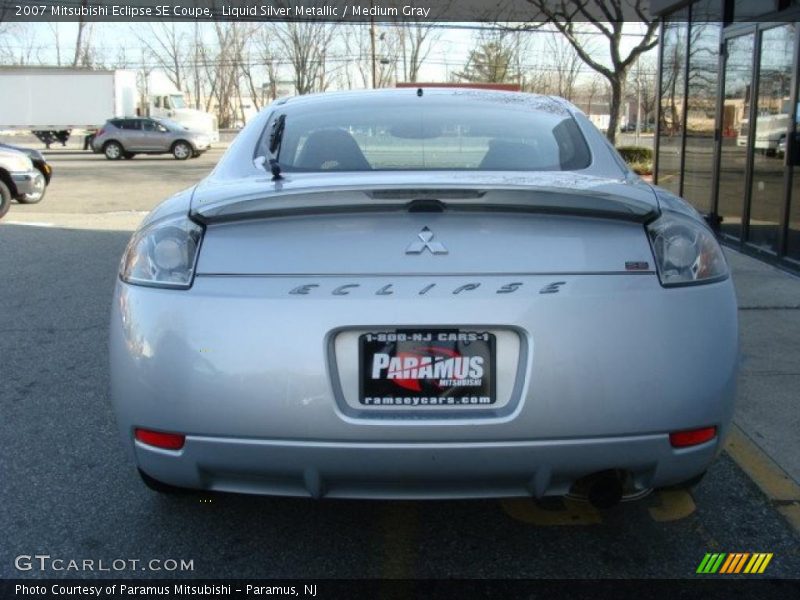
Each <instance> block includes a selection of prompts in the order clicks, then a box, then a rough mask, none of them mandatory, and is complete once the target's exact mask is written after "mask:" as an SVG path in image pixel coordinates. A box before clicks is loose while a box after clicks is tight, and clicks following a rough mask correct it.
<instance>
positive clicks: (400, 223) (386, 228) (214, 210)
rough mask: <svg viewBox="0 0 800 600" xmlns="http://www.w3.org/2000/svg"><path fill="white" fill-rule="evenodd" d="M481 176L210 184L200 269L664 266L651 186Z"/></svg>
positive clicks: (199, 209)
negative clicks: (657, 247) (657, 259)
mask: <svg viewBox="0 0 800 600" xmlns="http://www.w3.org/2000/svg"><path fill="white" fill-rule="evenodd" d="M448 175H451V174H448ZM481 175H482V176H481V177H480V180H478V179H477V178H473V177H471V175H470V174H465V175H464V177H463V178H460V179H461V181H459V182H454V181H451V180H443V179H442V177H441V176H439V178H438V179H437V180H435V181H433V180H430V181H420V177H413V178H412V177H408V175H407V174H405V177H402V176H401V177H398V176H394V177H393V178H392V180H391V181H387V176H386V174H382V176H381V177H380V178H377V177H375V176H374V174H366V175H363V176H362V175H359V176H358V177H355V176H353V175H352V174H349V175H348V177H347V178H343V177H342V176H341V175H337V176H329V175H323V176H321V177H316V176H311V177H308V176H304V177H302V178H298V179H299V181H298V180H295V181H288V182H285V183H281V182H278V185H275V184H274V183H273V182H271V181H269V180H265V179H261V178H260V179H258V180H255V179H253V180H246V181H240V182H236V183H216V184H211V185H209V184H204V185H201V186H200V187H198V190H197V192H196V194H195V198H194V199H193V203H192V213H193V216H194V218H196V219H198V220H200V221H202V222H204V223H206V227H207V228H206V236H205V239H204V241H203V246H202V250H201V252H200V257H199V260H198V264H197V273H198V275H229V274H236V275H369V274H372V275H420V274H426V275H427V274H431V275H434V274H450V275H453V274H487V275H489V274H513V273H518V274H538V273H549V274H555V273H563V274H580V273H614V274H619V273H637V274H638V273H643V272H652V271H653V264H652V254H651V250H650V246H649V242H648V240H647V236H646V234H645V230H644V226H643V223H645V222H647V221H649V220H650V219H652V218H654V217H655V216H656V215H657V214H658V209H657V203H656V201H655V198H654V196H653V194H652V191H651V190H650V188H649V187H646V186H640V185H632V184H625V183H620V182H615V181H610V180H605V179H598V178H594V177H585V176H577V175H576V174H571V173H570V174H556V175H554V176H553V175H552V174H551V176H549V177H541V176H540V175H541V174H533V175H539V177H538V178H537V177H532V176H528V175H526V176H525V177H511V176H508V175H505V176H503V177H502V178H501V177H500V176H499V175H498V176H496V177H494V178H491V177H490V178H487V177H486V176H485V174H481ZM426 177H428V178H430V174H426ZM309 179H311V181H309ZM471 179H472V180H471ZM500 179H503V183H501V182H500V181H499V180H500ZM532 179H535V180H536V181H531V180H532ZM567 179H568V181H567ZM323 180H324V183H323ZM562 180H563V181H562ZM487 181H491V182H492V184H493V185H487ZM354 182H356V183H354ZM534 183H536V185H533V184H534ZM478 184H481V185H478Z"/></svg>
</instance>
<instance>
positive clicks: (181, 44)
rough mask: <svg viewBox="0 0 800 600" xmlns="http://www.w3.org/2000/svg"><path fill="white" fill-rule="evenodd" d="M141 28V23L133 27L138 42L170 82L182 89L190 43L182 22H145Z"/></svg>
mask: <svg viewBox="0 0 800 600" xmlns="http://www.w3.org/2000/svg"><path fill="white" fill-rule="evenodd" d="M141 29H142V26H141V24H137V25H136V27H135V28H134V29H133V31H134V33H135V34H136V37H137V38H138V39H139V42H140V43H141V44H142V46H143V47H144V48H145V49H146V50H147V51H148V53H149V54H150V56H151V57H152V59H153V60H154V61H155V63H156V64H157V65H158V67H159V68H160V69H161V70H163V71H164V73H165V74H166V76H167V78H168V79H169V80H170V81H171V82H172V84H173V85H174V86H175V87H176V88H178V89H179V90H183V86H184V80H185V78H186V74H185V71H186V70H187V69H186V63H187V62H188V59H189V56H190V52H191V43H190V41H189V36H188V34H187V32H186V31H185V30H184V27H183V24H178V23H175V22H174V21H166V22H165V21H159V22H155V23H147V27H146V28H145V29H144V31H141Z"/></svg>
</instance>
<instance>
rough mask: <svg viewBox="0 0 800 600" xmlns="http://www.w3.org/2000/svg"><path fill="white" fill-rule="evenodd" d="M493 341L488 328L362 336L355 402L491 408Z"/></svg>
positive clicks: (370, 405) (408, 406) (379, 406)
mask: <svg viewBox="0 0 800 600" xmlns="http://www.w3.org/2000/svg"><path fill="white" fill-rule="evenodd" d="M495 342H496V341H495V336H494V334H493V333H489V332H487V331H465V330H452V329H436V330H430V329H422V330H418V329H398V330H396V331H376V332H369V333H364V334H361V335H360V336H359V338H358V347H359V365H360V376H359V382H360V386H359V387H360V389H359V396H358V398H359V402H360V403H361V404H362V405H363V406H365V407H375V408H398V407H399V408H414V407H417V408H427V407H436V406H441V407H450V408H458V407H462V408H463V407H470V406H478V407H479V406H491V405H492V404H494V403H495V401H496V400H497V398H496V396H495V373H494V367H495Z"/></svg>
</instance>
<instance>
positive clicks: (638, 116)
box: [636, 56, 642, 146]
mask: <svg viewBox="0 0 800 600" xmlns="http://www.w3.org/2000/svg"><path fill="white" fill-rule="evenodd" d="M641 132H642V72H641V70H640V69H639V57H638V56H637V57H636V145H637V146H638V145H639V135H640V134H641Z"/></svg>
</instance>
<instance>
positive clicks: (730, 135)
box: [717, 33, 755, 241]
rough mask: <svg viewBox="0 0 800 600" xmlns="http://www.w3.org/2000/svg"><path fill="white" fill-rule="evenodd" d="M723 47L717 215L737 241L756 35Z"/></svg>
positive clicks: (732, 39) (739, 234) (750, 35)
mask: <svg viewBox="0 0 800 600" xmlns="http://www.w3.org/2000/svg"><path fill="white" fill-rule="evenodd" d="M726 45H727V56H726V59H725V92H724V104H723V107H722V145H721V153H720V165H719V170H720V173H719V189H718V191H717V194H718V206H717V213H718V214H719V216H721V217H722V233H723V234H724V235H727V236H730V237H733V238H735V239H736V240H737V241H738V240H739V239H740V238H741V234H742V213H743V210H744V201H745V177H746V175H745V174H746V172H747V142H748V134H749V123H748V119H749V113H750V92H751V87H752V83H753V52H754V51H755V34H752V33H750V34H747V35H742V36H740V37H735V38H731V39H730V40H728V41H727V43H726Z"/></svg>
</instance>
